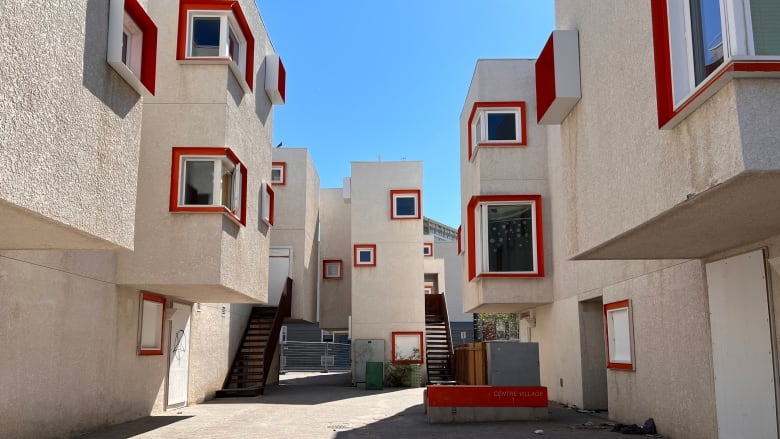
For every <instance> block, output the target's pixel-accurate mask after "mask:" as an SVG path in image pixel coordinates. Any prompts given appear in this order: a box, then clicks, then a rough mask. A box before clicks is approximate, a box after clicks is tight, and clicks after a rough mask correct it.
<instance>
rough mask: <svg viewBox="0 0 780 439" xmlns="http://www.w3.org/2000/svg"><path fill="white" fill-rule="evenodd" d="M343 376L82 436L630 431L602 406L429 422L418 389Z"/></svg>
mask: <svg viewBox="0 0 780 439" xmlns="http://www.w3.org/2000/svg"><path fill="white" fill-rule="evenodd" d="M349 383H350V381H349V374H344V373H330V374H318V373H300V372H294V373H293V372H291V373H288V374H286V375H284V376H283V379H282V380H281V383H280V385H278V386H272V387H270V388H268V389H267V390H266V394H265V395H264V396H259V397H256V398H235V399H220V400H214V401H210V402H208V403H205V404H200V405H195V406H192V407H185V408H182V409H180V410H178V411H175V412H169V413H170V414H166V415H163V416H150V417H147V418H143V419H140V420H138V421H134V422H129V423H126V424H121V425H117V426H114V427H110V428H108V429H105V430H102V431H98V432H95V433H91V434H88V435H85V436H81V438H80V439H107V438H110V439H113V438H126V437H137V438H144V439H152V438H165V439H175V438H231V439H233V438H260V437H263V438H337V439H347V438H395V439H400V438H469V439H474V438H477V437H481V438H489V437H501V438H537V439H539V438H586V439H606V438H611V439H619V438H623V437H626V438H627V437H636V436H625V435H622V434H619V433H612V432H610V431H609V430H610V429H611V428H610V427H608V426H606V425H604V424H605V423H606V422H605V421H607V419H606V417H605V416H604V415H602V414H591V413H579V412H577V411H576V410H572V409H569V408H565V407H559V406H553V407H551V408H550V420H549V421H547V422H491V423H475V424H436V425H430V424H428V423H427V421H426V420H425V414H424V412H423V406H422V399H423V397H422V395H423V389H421V388H417V389H408V388H406V389H385V390H361V389H357V388H355V387H352V386H350V384H349ZM637 422H639V421H637ZM538 430H542V432H540V433H535V431H538Z"/></svg>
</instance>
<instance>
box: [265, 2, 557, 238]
mask: <svg viewBox="0 0 780 439" xmlns="http://www.w3.org/2000/svg"><path fill="white" fill-rule="evenodd" d="M256 2H257V5H258V8H259V9H260V14H261V15H262V17H263V21H264V23H265V26H266V28H267V29H268V33H269V34H270V36H271V41H272V42H273V45H274V49H275V50H276V52H277V53H278V54H279V56H280V57H281V58H282V61H283V62H284V64H285V68H286V69H287V96H286V99H287V101H286V104H285V105H282V106H277V107H275V109H274V112H275V113H274V128H273V129H274V135H273V137H274V138H273V144H274V145H276V144H278V143H279V142H283V143H284V146H288V147H306V148H309V150H310V152H311V155H312V158H313V160H314V164H315V166H316V167H317V171H318V173H319V175H320V184H321V186H322V187H341V186H342V178H343V177H345V176H349V174H350V162H352V161H374V160H377V159H379V158H380V157H381V160H383V161H395V160H404V159H405V160H421V161H422V162H423V174H424V186H423V203H424V205H423V214H424V215H425V216H428V217H430V218H433V219H435V220H437V221H441V222H443V223H445V224H448V225H450V226H453V227H457V226H458V225H459V224H460V165H459V163H458V160H459V154H458V148H459V145H460V140H459V130H458V119H459V116H460V112H461V109H462V107H463V103H464V100H465V97H466V92H467V90H468V87H469V83H470V81H471V76H472V74H473V73H474V66H475V64H476V61H477V59H479V58H535V57H536V56H537V55H538V54H539V52H540V51H541V49H542V46H543V45H544V43H545V41H546V40H547V38H548V37H549V35H550V32H551V31H552V30H553V28H554V17H553V16H554V13H553V9H554V7H553V0H468V1H467V0H331V1H322V0H256Z"/></svg>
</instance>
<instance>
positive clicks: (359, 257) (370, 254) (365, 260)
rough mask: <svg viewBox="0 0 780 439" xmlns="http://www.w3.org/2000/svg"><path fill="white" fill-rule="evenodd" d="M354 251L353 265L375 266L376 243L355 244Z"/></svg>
mask: <svg viewBox="0 0 780 439" xmlns="http://www.w3.org/2000/svg"><path fill="white" fill-rule="evenodd" d="M354 253H355V254H354V258H355V260H354V266H355V267H375V266H376V245H375V244H355V246H354Z"/></svg>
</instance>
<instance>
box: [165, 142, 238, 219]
mask: <svg viewBox="0 0 780 439" xmlns="http://www.w3.org/2000/svg"><path fill="white" fill-rule="evenodd" d="M188 161H195V162H211V163H213V164H214V178H213V182H212V186H211V189H212V191H213V198H214V199H213V202H212V204H186V203H185V199H184V194H185V189H186V185H185V183H186V181H187V162H188ZM179 169H180V171H179V197H178V206H179V207H204V206H212V207H218V206H223V207H227V209H228V210H229V211H230V212H231V213H233V214H234V215H236V216H237V217H240V216H241V215H240V213H241V208H242V206H241V185H242V169H241V164H240V163H233V162H232V161H231V160H230V159H229V158H228V157H226V156H207V155H182V156H181V158H180V163H179ZM224 169H228V170H229V171H228V172H230V173H231V174H232V175H231V183H230V185H231V187H230V192H229V193H228V200H223V199H222V176H223V175H225V174H224V171H223V170H224ZM225 201H227V205H225Z"/></svg>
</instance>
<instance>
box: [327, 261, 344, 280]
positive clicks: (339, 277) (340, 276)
mask: <svg viewBox="0 0 780 439" xmlns="http://www.w3.org/2000/svg"><path fill="white" fill-rule="evenodd" d="M330 264H338V266H339V275H338V276H329V275H328V265H330ZM322 278H323V279H331V280H340V279H343V278H344V263H343V261H342V260H341V259H323V260H322Z"/></svg>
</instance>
